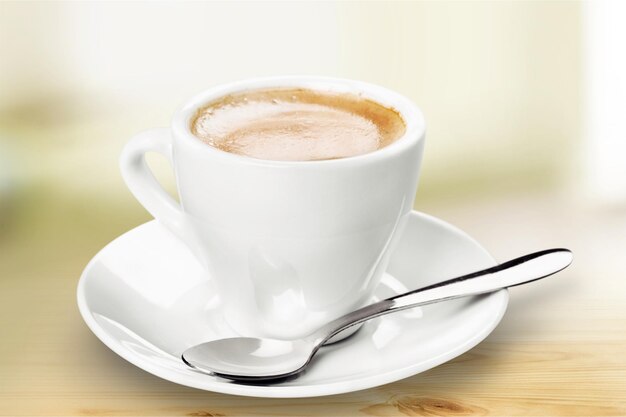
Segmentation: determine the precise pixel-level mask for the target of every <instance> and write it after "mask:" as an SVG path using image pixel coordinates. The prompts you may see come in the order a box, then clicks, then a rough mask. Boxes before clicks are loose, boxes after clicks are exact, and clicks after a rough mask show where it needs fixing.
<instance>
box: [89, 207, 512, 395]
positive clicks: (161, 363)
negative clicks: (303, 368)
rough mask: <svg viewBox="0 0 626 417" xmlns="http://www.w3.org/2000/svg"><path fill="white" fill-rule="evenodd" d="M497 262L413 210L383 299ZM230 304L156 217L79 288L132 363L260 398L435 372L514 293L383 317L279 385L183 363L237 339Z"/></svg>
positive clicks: (104, 257)
mask: <svg viewBox="0 0 626 417" xmlns="http://www.w3.org/2000/svg"><path fill="white" fill-rule="evenodd" d="M494 264H495V262H494V260H493V259H492V258H491V257H490V256H489V254H488V253H487V252H486V251H485V250H484V249H483V248H482V247H481V246H480V245H479V244H478V243H477V242H476V241H474V240H473V239H471V238H470V237H469V236H467V235H466V234H464V233H463V232H461V231H459V230H458V229H456V228H454V227H452V226H450V225H448V224H446V223H444V222H442V221H440V220H437V219H435V218H433V217H430V216H427V215H424V214H420V213H416V212H413V213H411V214H410V215H409V220H408V223H407V227H406V229H405V231H404V232H403V233H402V234H401V235H400V237H399V241H398V245H397V247H396V249H395V250H394V251H393V253H392V255H391V259H390V263H389V267H388V269H387V271H386V273H385V275H384V277H383V279H382V282H381V284H380V285H379V286H378V287H377V288H376V291H375V296H376V297H375V298H376V299H384V298H387V297H390V296H393V295H395V294H400V293H403V292H406V291H408V290H409V289H412V288H419V287H422V286H425V285H429V284H432V283H435V282H439V281H442V280H444V279H447V278H451V277H454V276H457V275H460V274H462V273H465V272H467V271H471V270H478V269H482V268H486V267H489V266H492V265H494ZM221 302H222V301H221V298H220V296H218V294H217V292H216V288H215V282H214V280H213V279H210V280H208V281H207V280H206V275H205V272H204V270H203V267H202V265H201V264H200V263H199V262H198V261H197V260H196V259H195V258H194V256H193V255H192V254H191V253H190V252H189V250H188V249H187V247H186V246H185V245H183V244H182V243H181V242H180V241H179V240H178V239H176V238H174V237H173V236H172V235H171V234H170V233H169V232H168V231H167V230H165V228H164V227H163V226H161V225H160V224H159V223H157V222H154V221H153V222H149V223H146V224H144V225H142V226H140V227H138V228H136V229H133V230H131V231H130V232H127V233H126V234H124V235H122V236H121V237H119V238H118V239H116V240H115V241H113V242H112V243H110V244H109V245H108V246H107V247H105V248H104V249H103V250H102V251H100V253H98V254H97V255H96V256H95V257H94V258H93V259H92V261H91V262H90V263H89V265H88V266H87V268H86V269H85V271H84V272H83V275H82V277H81V280H80V283H79V286H78V305H79V308H80V311H81V314H82V315H83V318H84V319H85V321H86V323H87V324H88V326H89V327H90V328H91V330H92V331H93V332H94V333H95V334H96V335H97V336H98V337H99V338H100V339H101V340H102V341H103V342H104V343H105V344H106V345H107V346H108V347H109V348H111V349H112V350H113V351H115V352H116V353H117V354H119V355H120V356H122V357H123V358H125V359H126V360H128V361H130V362H131V363H133V364H135V365H136V366H138V367H140V368H142V369H144V370H146V371H148V372H150V373H152V374H154V375H157V376H159V377H161V378H164V379H167V380H170V381H172V382H176V383H178V384H182V385H187V386H191V387H195V388H200V389H205V390H210V391H216V392H223V393H229V394H237V395H246V396H258V397H311V396H319V395H330V394H339V393H343V392H350V391H355V390H359V389H365V388H370V387H375V386H378V385H381V384H386V383H389V382H393V381H397V380H399V379H402V378H405V377H408V376H411V375H414V374H416V373H419V372H422V371H425V370H427V369H430V368H432V367H434V366H437V365H439V364H441V363H443V362H446V361H448V360H450V359H452V358H454V357H456V356H458V355H460V354H462V353H464V352H466V351H467V350H469V349H471V348H472V347H473V346H475V345H476V344H478V343H479V342H480V341H482V340H483V339H484V338H485V337H486V336H487V335H488V334H489V333H490V332H491V331H492V330H493V329H494V328H495V326H496V325H497V324H498V322H499V321H500V319H501V318H502V315H503V314H504V312H505V310H506V306H507V303H508V293H507V291H506V290H502V291H498V292H496V293H491V294H488V295H481V296H475V297H468V298H464V299H457V300H451V301H446V302H442V303H438V304H433V305H429V306H425V307H422V309H421V310H420V309H419V308H418V309H414V310H407V311H404V312H398V313H396V314H392V315H388V316H384V317H380V318H377V319H375V320H372V321H370V322H368V323H366V324H365V325H363V327H362V329H361V330H360V331H359V332H357V333H356V334H355V335H354V336H353V337H351V338H349V339H347V340H345V341H342V342H339V343H337V344H335V345H331V346H326V347H324V348H323V349H322V351H321V352H320V353H319V354H318V355H319V356H317V357H316V359H315V360H316V363H315V366H314V367H312V368H311V369H310V370H308V371H307V372H306V373H305V374H304V375H302V376H300V377H299V378H297V379H295V380H291V381H286V382H282V383H279V384H275V385H271V386H254V385H247V384H243V383H237V382H233V381H230V380H226V379H221V378H217V377H213V376H209V375H205V374H201V373H198V372H195V371H193V370H191V369H190V368H188V367H187V366H186V365H185V364H184V363H183V362H182V361H181V360H180V359H179V358H180V355H181V353H182V352H183V351H184V350H185V349H187V348H189V347H191V346H193V345H196V344H198V343H201V342H205V341H208V340H212V339H218V338H223V337H229V336H234V335H235V332H234V331H233V330H232V329H231V328H230V327H229V326H228V324H227V323H225V322H224V319H223V317H222V316H221V315H220V313H219V311H220V304H221Z"/></svg>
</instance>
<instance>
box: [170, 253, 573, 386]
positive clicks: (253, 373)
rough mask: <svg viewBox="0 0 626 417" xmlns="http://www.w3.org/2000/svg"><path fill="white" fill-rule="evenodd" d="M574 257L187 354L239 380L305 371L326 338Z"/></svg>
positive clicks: (530, 277)
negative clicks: (291, 335) (297, 331)
mask: <svg viewBox="0 0 626 417" xmlns="http://www.w3.org/2000/svg"><path fill="white" fill-rule="evenodd" d="M571 262H572V253H571V252H570V251H569V250H567V249H549V250H544V251H541V252H536V253H532V254H530V255H526V256H522V257H520V258H517V259H513V260H511V261H508V262H505V263H503V264H500V265H497V266H494V267H492V268H488V269H485V270H482V271H478V272H473V273H471V274H467V275H463V276H460V277H457V278H452V279H449V280H447V281H443V282H440V283H437V284H433V285H429V286H427V287H424V288H420V289H418V290H414V291H410V292H407V293H405V294H400V295H396V296H394V297H391V298H388V299H386V300H382V301H379V302H377V303H374V304H371V305H368V306H365V307H363V308H360V309H358V310H355V311H353V312H352V313H348V314H346V315H345V316H342V317H339V318H338V319H336V320H334V321H332V322H330V323H328V324H326V325H324V326H322V327H321V328H320V329H318V330H316V331H315V332H313V333H311V334H310V335H308V336H306V337H305V338H303V339H299V340H276V339H258V338H254V337H233V338H228V339H220V340H213V341H210V342H206V343H202V344H199V345H196V346H193V347H191V348H189V349H187V350H186V351H185V352H184V353H183V355H182V359H183V361H184V362H185V363H186V364H187V365H189V366H190V367H192V368H194V369H196V370H199V371H201V372H205V373H209V374H211V375H217V376H220V377H224V378H228V379H233V380H238V381H269V380H275V379H283V378H286V377H290V376H294V375H297V374H299V373H301V372H302V371H304V369H305V368H306V367H307V366H308V365H309V363H311V359H312V358H313V356H314V355H315V354H316V353H317V351H318V350H319V348H320V347H321V346H322V345H323V344H324V343H325V342H326V341H328V340H329V339H330V338H331V337H333V336H334V335H336V334H337V333H339V332H340V331H342V330H345V329H346V328H348V327H350V326H354V325H356V324H359V323H362V322H364V321H366V320H369V319H372V318H374V317H378V316H382V315H384V314H389V313H393V312H396V311H401V310H406V309H408V308H412V307H417V306H421V305H425V304H431V303H436V302H439V301H445V300H451V299H454V298H459V297H466V296H469V295H477V294H484V293H488V292H492V291H497V290H500V289H502V288H507V287H513V286H516V285H520V284H526V283H528V282H531V281H535V280H538V279H541V278H545V277H547V276H549V275H552V274H554V273H556V272H559V271H560V270H562V269H564V268H566V267H567V266H568V265H569V264H570V263H571Z"/></svg>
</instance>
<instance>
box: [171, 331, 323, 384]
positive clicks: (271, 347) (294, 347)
mask: <svg viewBox="0 0 626 417" xmlns="http://www.w3.org/2000/svg"><path fill="white" fill-rule="evenodd" d="M313 349H315V346H314V344H313V343H312V342H310V341H308V340H277V339H261V338H255V337H231V338H228V339H218V340H213V341H210V342H206V343H201V344H199V345H196V346H193V347H191V348H189V349H187V350H186V351H185V353H184V354H183V361H184V362H185V363H186V364H187V365H189V366H190V367H192V368H194V369H197V370H199V371H201V372H205V373H212V374H215V375H218V376H222V377H225V378H231V379H240V380H244V379H246V378H255V379H256V378H258V377H259V375H261V376H264V377H266V378H267V379H278V378H285V377H288V376H290V375H293V374H296V373H299V372H300V370H301V369H303V368H304V367H306V365H307V364H308V362H309V360H310V358H311V352H312V350H313ZM207 364H210V365H209V366H207Z"/></svg>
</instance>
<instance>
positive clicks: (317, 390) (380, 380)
mask: <svg viewBox="0 0 626 417" xmlns="http://www.w3.org/2000/svg"><path fill="white" fill-rule="evenodd" d="M415 219H421V220H422V221H426V222H431V223H436V224H437V225H438V226H440V227H442V228H443V229H447V230H448V231H450V232H452V233H454V234H456V235H459V236H460V237H463V238H465V239H467V240H468V241H469V242H471V243H473V244H474V245H475V246H476V248H477V249H480V250H481V251H482V252H483V254H484V255H485V256H486V257H487V258H489V260H490V261H491V262H492V263H493V264H494V265H495V264H497V262H496V261H495V259H494V258H493V257H492V256H491V254H490V253H489V252H488V251H487V250H486V249H485V248H484V247H483V246H482V245H481V244H480V243H479V242H478V241H477V240H476V239H474V238H473V237H471V236H470V235H469V234H468V233H466V232H464V231H463V230H461V229H459V228H458V227H456V226H454V225H451V224H450V223H447V222H445V221H443V220H441V219H439V218H437V217H434V216H432V215H429V214H426V213H423V212H419V211H416V210H412V211H411V213H410V219H409V221H411V220H415ZM152 223H158V221H157V220H150V221H148V222H145V223H142V224H140V225H138V226H136V227H134V228H132V229H130V230H128V231H126V232H124V233H122V234H121V235H120V236H118V237H116V238H115V239H113V240H112V241H111V242H109V243H108V244H106V245H105V246H104V247H102V249H100V250H99V251H98V252H97V253H96V254H95V255H94V256H93V257H92V258H91V260H90V261H89V262H88V263H87V265H86V266H85V268H84V269H83V272H82V273H81V276H80V279H79V281H78V285H77V291H76V296H77V303H78V309H79V312H80V314H81V316H82V318H83V320H84V321H85V323H86V324H87V327H89V329H90V330H91V331H92V332H93V333H94V335H95V336H96V337H97V338H98V339H100V341H101V342H102V343H103V344H104V345H105V346H107V347H108V348H109V349H111V350H112V351H113V352H115V353H116V354H117V355H118V356H120V357H121V358H123V359H124V360H126V361H127V362H129V363H131V364H133V365H135V366H137V367H138V368H140V369H142V370H144V371H146V372H148V373H150V374H152V375H154V376H157V377H159V378H161V379H164V380H166V381H170V382H174V383H176V384H180V385H183V386H187V387H191V388H196V389H200V390H204V391H211V392H216V393H222V394H230V395H238V396H245V397H259V398H262V397H264V398H309V397H319V396H326V395H336V394H344V393H349V392H354V391H360V390H364V389H368V388H374V387H378V386H381V385H385V384H389V383H392V382H396V381H399V380H401V379H404V378H408V377H410V376H413V375H417V374H419V373H421V372H424V371H427V370H429V369H432V368H434V367H436V366H438V365H441V364H443V363H445V362H447V361H449V360H451V359H454V358H456V357H457V356H460V355H462V354H463V353H466V352H468V351H469V350H471V349H472V348H473V347H475V346H476V345H478V344H479V343H480V342H482V341H483V340H484V339H485V338H486V337H487V336H488V335H489V334H491V332H492V331H493V330H494V329H495V328H496V327H497V325H498V324H499V323H500V321H501V320H502V317H504V314H505V312H506V310H507V307H508V302H509V293H508V290H506V289H502V290H499V291H496V292H493V293H490V294H487V295H483V296H485V297H489V298H493V300H494V307H493V309H494V313H496V314H493V315H492V316H491V320H490V321H489V322H487V320H485V321H484V322H483V327H482V328H481V330H480V331H479V332H477V333H476V334H474V335H473V336H472V337H471V338H468V339H466V340H465V341H464V343H460V344H458V345H455V346H454V347H453V348H452V349H450V350H448V351H446V352H444V353H442V354H439V355H437V356H434V357H432V358H430V359H429V360H426V361H421V362H418V363H415V364H413V365H410V366H407V367H403V368H400V369H393V370H390V371H388V372H384V373H379V374H376V375H369V376H366V377H363V378H358V379H351V380H344V381H337V382H333V383H329V384H323V385H321V384H320V385H301V386H298V385H295V386H294V385H291V386H276V385H256V386H255V385H239V384H236V383H234V382H232V381H229V380H226V379H217V378H215V377H211V378H205V379H203V380H197V379H194V378H193V377H190V376H189V375H179V374H178V373H177V372H176V371H171V370H169V369H165V368H163V367H161V366H158V365H153V364H152V363H150V362H149V361H147V360H145V359H144V358H143V357H141V356H140V355H136V354H133V353H132V352H131V351H129V350H128V349H124V348H123V346H121V345H120V344H119V343H118V342H117V341H116V339H115V338H113V337H111V336H110V335H109V334H108V332H106V331H105V330H103V329H102V327H101V326H100V325H99V324H98V323H97V322H96V320H95V318H94V317H93V315H92V313H91V310H90V309H89V307H88V305H87V300H86V295H85V281H86V280H87V279H88V278H87V276H88V274H89V272H90V270H91V269H92V266H93V264H94V263H95V262H96V261H97V260H98V259H99V258H100V257H101V254H102V253H103V252H104V251H105V250H106V249H107V248H108V247H109V246H113V245H115V244H116V242H117V240H118V239H121V238H123V237H124V236H125V235H126V234H128V233H132V232H135V231H136V229H140V228H142V227H146V226H148V225H149V224H152ZM495 302H499V304H495ZM496 308H497V309H498V310H497V311H495V309H496ZM203 376H204V377H206V375H204V374H203Z"/></svg>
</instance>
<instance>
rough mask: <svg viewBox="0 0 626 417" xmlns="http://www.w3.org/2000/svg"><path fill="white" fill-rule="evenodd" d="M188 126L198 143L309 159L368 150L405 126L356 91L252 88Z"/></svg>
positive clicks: (388, 110)
mask: <svg viewBox="0 0 626 417" xmlns="http://www.w3.org/2000/svg"><path fill="white" fill-rule="evenodd" d="M191 129H192V132H193V134H194V135H195V136H197V137H198V138H199V139H201V140H202V141H203V142H204V143H206V144H208V145H210V146H213V147H215V148H218V149H221V150H223V151H226V152H230V153H235V154H239V155H244V156H248V157H251V158H258V159H268V160H280V161H315V160H324V159H337V158H347V157H351V156H356V155H362V154H365V153H369V152H373V151H376V150H378V149H381V148H383V147H385V146H387V145H389V144H390V143H393V142H394V141H395V140H397V139H399V138H400V137H401V136H402V135H403V134H404V132H405V130H406V126H405V123H404V120H403V119H402V117H401V116H400V115H399V114H398V112H396V111H395V110H394V109H391V108H387V107H385V106H383V105H381V104H379V103H376V102H374V101H372V100H370V99H367V98H364V97H361V96H360V95H358V94H348V93H334V92H322V91H315V90H308V89H301V88H298V89H291V88H281V89H271V90H252V91H248V92H245V93H238V94H232V95H228V96H225V97H222V98H221V99H219V100H217V101H214V102H212V103H209V104H208V105H206V106H205V107H203V108H201V109H200V110H199V111H198V113H197V114H196V116H195V118H194V119H193V120H192V123H191Z"/></svg>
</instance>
